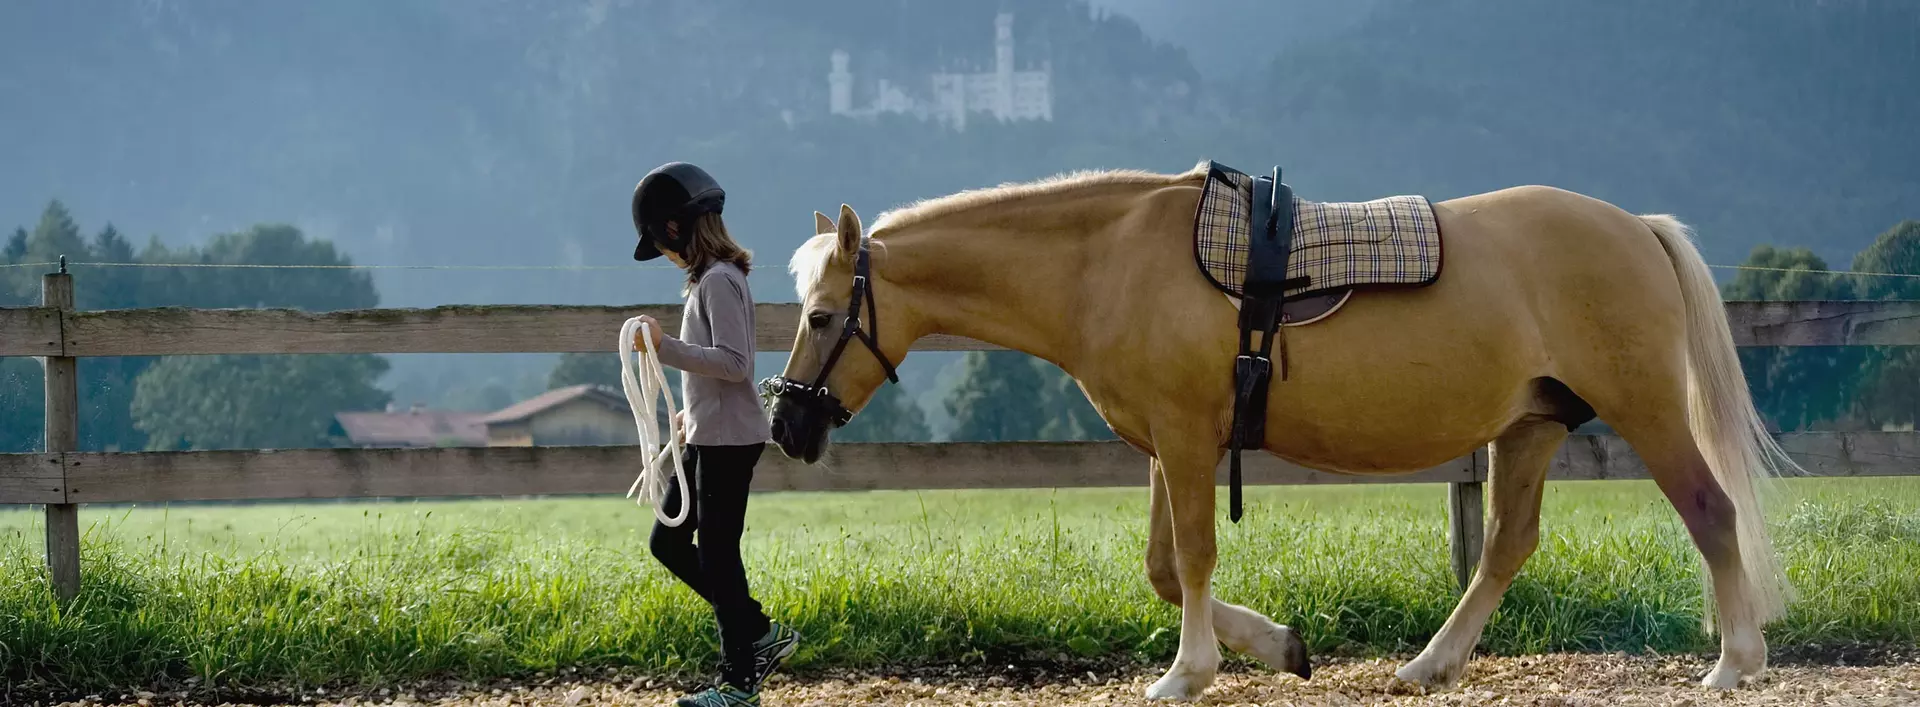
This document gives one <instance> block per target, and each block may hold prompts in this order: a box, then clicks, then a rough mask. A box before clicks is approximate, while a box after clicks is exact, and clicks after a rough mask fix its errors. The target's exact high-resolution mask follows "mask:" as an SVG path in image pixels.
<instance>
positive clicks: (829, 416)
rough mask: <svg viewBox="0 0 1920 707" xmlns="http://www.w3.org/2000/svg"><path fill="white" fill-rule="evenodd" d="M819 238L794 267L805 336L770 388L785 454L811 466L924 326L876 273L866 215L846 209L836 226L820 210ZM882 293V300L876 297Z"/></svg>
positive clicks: (801, 251) (808, 244)
mask: <svg viewBox="0 0 1920 707" xmlns="http://www.w3.org/2000/svg"><path fill="white" fill-rule="evenodd" d="M813 216H814V233H815V234H816V235H814V237H813V238H812V239H809V240H808V241H807V242H806V244H804V245H802V246H800V249H799V250H798V251H796V252H795V253H794V255H793V261H792V263H791V265H790V270H791V271H792V273H793V278H794V283H795V284H796V286H797V287H798V289H799V295H800V307H801V310H800V311H801V317H800V331H799V333H798V334H796V335H795V337H794V340H793V351H792V352H791V353H790V354H789V355H788V357H787V368H786V370H785V371H784V372H783V373H782V374H781V376H780V377H778V378H771V379H768V380H767V381H765V382H764V383H763V387H764V388H765V389H766V390H767V392H769V393H772V394H773V395H774V397H775V402H774V404H773V413H772V415H773V441H774V443H776V444H778V445H780V451H781V452H783V453H785V454H786V455H787V456H788V457H793V458H797V459H800V460H802V461H805V462H806V463H808V464H811V463H813V462H815V461H818V460H819V459H820V455H821V454H823V453H825V452H826V448H827V436H828V434H829V433H830V432H831V431H832V430H833V428H835V427H839V426H841V425H844V424H846V423H847V422H848V421H849V420H851V419H852V418H853V414H854V413H855V412H857V411H858V410H860V408H862V407H864V406H865V405H866V404H867V401H868V400H870V399H871V398H872V397H873V393H874V391H875V390H877V389H879V387H880V385H881V383H883V382H885V381H887V380H893V381H895V382H898V381H899V377H898V376H896V375H895V374H894V368H893V367H894V365H895V363H896V362H898V361H900V359H901V358H902V357H903V356H904V355H905V354H906V349H907V346H908V345H909V344H911V343H912V339H911V338H910V337H912V336H914V334H913V333H912V332H914V331H916V330H917V327H918V326H919V323H918V322H917V321H914V320H913V319H912V318H911V313H910V312H909V311H908V310H907V308H906V307H905V306H904V305H903V303H901V302H900V301H899V298H898V297H897V296H895V295H898V294H899V291H898V290H897V289H892V288H881V287H880V285H879V283H878V280H877V278H875V277H874V273H873V259H872V254H871V253H870V252H869V241H867V239H866V238H865V236H864V234H863V233H862V232H861V226H860V217H859V216H858V215H856V214H854V213H853V209H852V208H851V207H848V206H846V205H844V204H843V205H841V206H840V220H839V221H838V222H837V223H836V222H835V221H833V220H832V219H829V218H827V216H826V214H822V213H820V212H818V211H816V212H814V214H813ZM876 292H877V293H878V296H876Z"/></svg>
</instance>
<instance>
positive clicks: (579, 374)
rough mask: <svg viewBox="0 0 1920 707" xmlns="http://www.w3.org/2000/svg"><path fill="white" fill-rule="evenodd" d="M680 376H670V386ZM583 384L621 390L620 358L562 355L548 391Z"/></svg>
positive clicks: (607, 354) (612, 355)
mask: <svg viewBox="0 0 1920 707" xmlns="http://www.w3.org/2000/svg"><path fill="white" fill-rule="evenodd" d="M678 378H679V376H675V375H668V376H667V380H668V382H669V384H673V383H674V382H675V380H676V379H678ZM581 383H593V384H596V385H604V386H606V387H609V388H612V389H614V390H619V389H620V356H619V354H611V353H586V352H579V353H566V354H561V355H560V362H559V363H557V364H554V366H553V372H552V373H549V374H547V389H548V390H553V389H555V388H565V387H567V386H570V385H580V384H581Z"/></svg>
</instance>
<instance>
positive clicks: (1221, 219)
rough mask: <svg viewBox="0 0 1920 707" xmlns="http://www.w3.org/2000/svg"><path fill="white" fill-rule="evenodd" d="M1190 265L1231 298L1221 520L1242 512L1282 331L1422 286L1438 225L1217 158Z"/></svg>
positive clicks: (1282, 363) (1393, 203) (1434, 274)
mask: <svg viewBox="0 0 1920 707" xmlns="http://www.w3.org/2000/svg"><path fill="white" fill-rule="evenodd" d="M1194 259H1195V261H1196V262H1197V263H1198V264H1199V266H1200V270H1201V272H1202V273H1203V274H1205V275H1206V277H1207V279H1208V281H1210V282H1212V283H1213V285H1214V287H1215V288H1216V289H1219V290H1220V291H1221V292H1223V293H1225V294H1226V295H1227V296H1228V297H1229V298H1230V299H1234V298H1237V299H1238V307H1239V310H1240V318H1239V328H1240V350H1239V353H1238V354H1237V355H1235V357H1234V361H1233V381H1234V396H1233V425H1232V430H1231V432H1230V433H1229V435H1228V439H1227V450H1228V456H1229V460H1230V461H1229V466H1228V479H1229V484H1230V485H1231V486H1230V488H1229V491H1228V499H1229V500H1228V503H1229V510H1228V517H1229V518H1230V519H1231V520H1232V521H1233V522H1235V523H1238V522H1240V516H1241V493H1240V487H1241V470H1240V452H1241V450H1243V449H1246V448H1249V447H1252V448H1259V447H1260V446H1262V445H1263V444H1264V442H1265V435H1266V427H1267V425H1266V415H1267V398H1268V395H1267V393H1268V389H1269V387H1270V384H1271V382H1272V378H1273V369H1274V360H1273V350H1274V347H1275V344H1276V343H1277V344H1278V345H1279V348H1280V357H1279V358H1280V360H1279V368H1280V379H1281V380H1283V381H1284V380H1286V377H1287V350H1286V340H1285V337H1284V335H1283V332H1282V328H1283V327H1287V326H1301V325H1304V324H1309V323H1312V322H1316V321H1322V320H1324V319H1326V318H1327V317H1329V316H1332V313H1333V312H1334V311H1336V310H1337V309H1339V308H1340V306H1341V305H1344V304H1345V303H1346V302H1347V300H1348V299H1351V298H1352V296H1353V294H1354V291H1355V290H1356V289H1358V288H1361V287H1421V286H1425V285H1427V284H1431V283H1432V282H1433V281H1434V280H1436V279H1438V278H1439V274H1440V265H1441V244H1440V228H1439V221H1438V219H1437V218H1436V217H1435V216H1434V213H1433V207H1432V204H1431V203H1429V202H1428V201H1427V199H1426V198H1425V197H1420V196H1394V197H1388V198H1385V199H1377V200H1374V201H1366V202H1353V203H1316V202H1309V201H1304V200H1302V199H1299V198H1298V197H1295V196H1294V194H1293V188H1292V187H1289V186H1288V185H1287V184H1286V183H1285V182H1283V181H1281V179H1280V168H1279V167H1277V166H1276V167H1274V168H1273V174H1272V175H1271V176H1259V177H1252V176H1249V175H1247V174H1245V173H1242V172H1240V171H1238V170H1235V169H1233V168H1230V167H1226V166H1224V165H1221V164H1219V163H1217V162H1210V163H1209V164H1208V173H1207V183H1206V187H1205V188H1204V189H1203V191H1202V193H1201V198H1200V205H1199V208H1198V213H1197V214H1196V215H1195V218H1194Z"/></svg>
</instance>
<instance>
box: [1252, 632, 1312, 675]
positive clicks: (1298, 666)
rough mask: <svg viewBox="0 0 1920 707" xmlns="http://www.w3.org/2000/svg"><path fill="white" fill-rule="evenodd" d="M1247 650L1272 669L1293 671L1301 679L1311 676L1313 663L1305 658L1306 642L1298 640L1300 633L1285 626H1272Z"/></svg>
mask: <svg viewBox="0 0 1920 707" xmlns="http://www.w3.org/2000/svg"><path fill="white" fill-rule="evenodd" d="M1247 652H1248V654H1250V655H1252V656H1253V657H1255V658H1259V659H1260V662H1262V663H1266V664H1267V667H1269V668H1272V669H1274V670H1278V671H1281V672H1287V673H1293V674H1294V675H1298V676H1300V679H1302V680H1310V679H1312V678H1313V664H1312V662H1311V661H1309V660H1308V659H1307V642H1306V641H1302V640H1300V634H1299V633H1298V632H1296V631H1294V630H1293V629H1291V628H1288V627H1286V626H1279V625H1276V626H1274V627H1273V629H1272V630H1270V631H1268V632H1267V635H1265V636H1262V637H1260V640H1258V641H1255V642H1254V644H1253V645H1252V646H1249V647H1248V651H1247Z"/></svg>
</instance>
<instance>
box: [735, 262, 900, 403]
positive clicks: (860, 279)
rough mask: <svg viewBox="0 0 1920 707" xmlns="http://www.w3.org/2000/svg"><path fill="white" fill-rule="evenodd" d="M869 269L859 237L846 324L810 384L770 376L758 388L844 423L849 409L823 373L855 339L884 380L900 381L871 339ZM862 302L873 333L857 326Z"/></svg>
mask: <svg viewBox="0 0 1920 707" xmlns="http://www.w3.org/2000/svg"><path fill="white" fill-rule="evenodd" d="M870 270H871V266H870V265H869V264H868V256H867V239H865V238H862V239H861V240H860V252H859V253H858V254H856V255H855V256H854V260H853V295H852V298H851V300H850V301H849V303H848V305H847V321H846V324H845V325H844V326H842V327H841V328H840V340H839V341H837V342H835V343H834V345H833V351H832V352H831V353H828V354H827V361H826V363H825V364H823V365H821V366H820V373H819V375H816V376H814V378H813V383H811V384H808V383H801V382H800V381H796V380H793V379H791V378H787V377H786V376H774V377H772V378H768V379H766V380H765V381H762V382H761V383H760V388H761V390H763V391H766V392H767V393H768V394H771V395H773V396H774V397H778V398H784V399H787V400H791V401H793V402H794V403H796V404H799V405H803V406H807V407H810V408H817V409H819V410H820V411H821V412H825V413H826V414H827V415H828V420H829V421H830V422H831V423H832V424H833V426H834V427H841V426H844V425H846V424H847V423H848V422H849V421H852V420H853V412H852V411H850V410H848V409H847V408H846V406H844V405H841V404H840V399H839V398H837V397H834V395H833V393H832V392H830V391H828V390H827V375H828V374H830V373H833V367H834V365H835V364H838V363H839V362H840V355H841V354H843V353H845V352H846V350H847V343H848V342H850V341H852V340H853V339H855V338H858V339H860V343H863V344H866V345H867V350H868V351H871V352H873V357H874V359H876V360H878V361H879V362H880V367H881V368H884V369H886V371H887V380H890V381H893V382H895V383H899V382H900V375H899V374H898V373H897V372H895V371H894V368H893V362H891V361H888V360H887V356H886V354H883V353H881V352H880V342H879V341H878V340H877V339H875V338H874V335H875V334H877V333H879V331H880V313H879V310H878V309H877V308H876V307H875V304H874V297H873V280H872V278H871V276H870V272H869V271H870ZM863 301H864V303H865V304H866V305H867V320H868V321H869V325H870V326H871V327H872V328H873V333H868V332H867V330H865V329H862V328H861V327H860V305H861V304H862V303H863Z"/></svg>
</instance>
